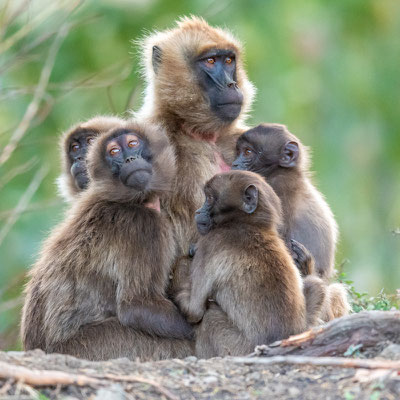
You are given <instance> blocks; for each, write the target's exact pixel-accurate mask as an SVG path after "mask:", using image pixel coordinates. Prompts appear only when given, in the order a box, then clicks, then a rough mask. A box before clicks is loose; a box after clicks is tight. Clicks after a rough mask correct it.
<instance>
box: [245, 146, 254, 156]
mask: <svg viewBox="0 0 400 400" xmlns="http://www.w3.org/2000/svg"><path fill="white" fill-rule="evenodd" d="M252 154H253V150H251V149H249V148H247V149H244V155H245V156H250V155H252Z"/></svg>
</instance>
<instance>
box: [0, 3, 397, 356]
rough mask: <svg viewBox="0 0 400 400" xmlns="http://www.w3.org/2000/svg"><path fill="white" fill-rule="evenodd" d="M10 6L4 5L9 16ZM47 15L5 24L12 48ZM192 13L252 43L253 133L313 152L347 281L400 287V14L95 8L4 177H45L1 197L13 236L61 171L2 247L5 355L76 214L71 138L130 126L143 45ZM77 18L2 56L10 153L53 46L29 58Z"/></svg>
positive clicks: (39, 30)
mask: <svg viewBox="0 0 400 400" xmlns="http://www.w3.org/2000/svg"><path fill="white" fill-rule="evenodd" d="M8 3H10V2H8V1H3V0H0V16H1V15H3V12H2V11H1V7H2V6H4V8H5V7H6V6H7V4H8ZM47 4H48V3H47V2H46V1H41V0H36V1H35V0H33V1H32V2H30V3H29V7H30V8H29V9H27V10H25V11H26V12H24V13H21V15H20V16H19V17H18V18H16V20H15V21H14V22H12V23H10V25H9V26H8V27H7V29H5V30H4V31H3V28H2V26H1V21H2V20H0V31H2V32H3V34H4V36H3V37H2V39H1V40H5V39H7V37H10V36H11V35H12V34H13V33H14V32H16V31H17V30H18V29H20V28H21V27H22V26H23V25H24V24H26V23H27V22H28V21H29V20H31V19H32V18H33V17H34V16H35V15H36V14H37V13H40V12H41V11H42V9H43V7H47ZM189 14H195V15H199V16H203V17H204V18H205V19H206V20H207V21H208V22H209V23H210V24H212V25H220V26H223V27H227V28H229V29H230V30H232V31H233V32H234V33H235V34H236V36H238V37H239V38H240V39H241V40H242V41H243V42H244V47H245V59H246V66H247V70H248V75H249V77H250V79H251V80H252V82H253V83H254V84H255V86H256V87H257V89H258V92H257V97H256V102H255V104H254V107H253V111H252V113H251V117H250V118H249V121H248V122H249V123H250V124H257V123H260V122H264V121H268V122H279V123H284V124H286V125H287V126H288V127H289V129H290V130H291V131H292V132H293V133H294V134H296V135H297V136H299V137H300V138H301V139H302V141H303V142H304V143H305V144H306V145H307V146H309V147H310V148H311V149H312V153H313V170H314V171H315V182H316V183H317V186H318V187H319V189H320V190H321V191H322V192H323V193H324V195H325V196H326V198H327V200H328V202H329V204H330V205H331V208H332V209H333V211H334V214H335V215H336V218H337V221H338V224H339V227H340V243H339V247H338V252H337V266H338V268H339V269H344V270H345V271H346V274H347V276H349V277H350V278H351V280H352V281H354V285H355V286H356V287H357V288H358V289H359V290H363V291H368V292H370V293H372V294H377V293H379V291H380V290H381V289H382V288H385V290H387V291H388V292H393V291H394V290H395V289H396V288H398V287H399V286H400V236H399V235H398V234H395V233H393V231H395V230H396V229H397V228H398V227H399V226H400V179H399V172H400V110H399V105H400V100H399V94H400V73H399V69H400V65H399V64H400V46H399V38H400V2H398V1H397V0H353V1H348V0H338V1H335V2H324V1H322V0H311V1H307V2H293V1H272V0H269V1H265V0H264V1H263V0H248V1H227V0H191V1H186V2H182V1H176V0H173V1H161V0H160V1H157V0H149V1H145V0H135V1H128V0H125V1H124V0H119V1H111V0H109V1H107V0H102V1H95V0H92V1H86V2H83V4H82V5H81V6H80V7H79V8H78V9H77V10H76V11H75V12H74V13H72V14H71V15H70V16H69V21H70V22H71V23H72V26H71V28H70V32H69V34H68V35H67V37H66V38H65V40H64V42H63V43H62V46H61V48H60V51H59V53H58V55H57V58H56V61H55V65H54V69H53V71H52V74H51V79H50V83H49V85H48V87H47V97H46V99H47V100H46V101H47V103H46V102H43V104H41V106H42V115H43V117H42V118H40V115H39V117H37V118H36V119H35V120H34V122H35V123H34V124H33V125H32V126H31V127H30V129H29V130H28V131H27V133H26V135H25V136H24V138H23V139H22V140H21V142H20V143H19V144H18V147H17V149H16V151H15V152H14V153H13V154H12V157H11V158H10V159H9V160H8V161H7V162H6V163H5V164H4V165H3V166H0V182H1V178H2V177H5V176H6V175H7V173H8V172H9V171H12V170H13V169H14V168H16V167H17V166H18V165H21V164H24V163H26V162H27V161H29V160H31V159H32V158H34V160H33V162H34V164H33V166H32V168H30V169H29V170H28V171H26V172H25V173H23V174H20V175H18V176H16V177H15V178H13V179H12V180H10V181H9V182H8V183H7V184H6V185H5V186H4V187H1V186H0V229H1V227H2V226H3V225H4V224H5V222H6V221H7V218H8V217H9V215H10V214H9V212H10V210H12V209H13V208H14V207H15V206H16V204H17V203H18V201H19V199H20V198H21V196H22V195H23V193H24V191H25V190H26V188H27V186H28V185H29V183H30V181H31V180H32V177H33V176H34V174H35V173H36V171H37V170H38V169H39V168H40V166H41V165H43V164H47V165H48V166H49V173H48V174H47V176H46V177H45V179H44V180H43V182H42V184H41V185H40V187H39V189H38V190H37V192H36V193H35V195H34V197H33V199H32V201H31V205H33V206H34V207H33V209H31V210H29V209H28V210H26V212H24V213H22V214H21V216H20V217H19V219H18V220H17V222H16V224H15V225H14V226H13V227H12V229H11V231H10V232H9V233H8V235H7V236H6V238H5V240H4V241H3V242H2V243H1V244H0V348H2V346H3V347H4V346H6V347H7V346H8V347H15V346H16V340H15V339H16V332H17V324H18V320H19V306H18V305H17V306H15V307H11V308H6V309H5V310H2V308H1V304H2V302H3V303H6V302H10V301H11V300H12V299H14V298H15V297H17V296H19V294H20V291H21V284H22V279H23V278H22V277H23V274H24V273H25V272H26V270H27V269H28V268H29V266H30V265H31V264H32V262H34V260H35V258H36V256H37V253H38V250H39V248H40V243H41V241H42V240H43V238H44V237H46V235H47V233H48V232H49V230H50V229H51V227H52V226H54V225H55V224H56V223H57V222H58V221H60V220H61V219H62V217H63V210H64V209H65V207H66V206H65V204H64V203H63V202H62V201H61V200H58V197H57V193H56V187H55V183H54V182H55V179H56V177H57V175H58V174H59V172H60V165H59V153H58V147H57V146H58V143H57V138H58V135H59V134H60V133H61V132H62V131H63V130H65V129H67V128H68V127H69V126H70V125H71V124H73V123H75V122H77V121H80V120H85V119H87V118H89V117H91V116H94V115H96V114H99V113H118V114H120V115H122V116H126V115H127V114H126V113H125V112H126V109H127V108H128V107H129V108H134V109H137V108H138V107H139V106H140V104H141V96H140V94H141V91H142V89H143V82H142V79H141V77H140V74H139V73H138V64H139V61H140V54H137V51H136V49H135V47H134V46H133V45H132V43H131V40H132V39H137V38H140V37H141V36H143V34H144V33H146V31H151V30H153V29H165V28H168V27H172V26H173V24H174V21H175V20H176V19H177V18H178V17H179V16H183V15H189ZM65 17H66V11H65V9H63V7H61V8H60V9H59V10H56V11H55V12H54V13H53V14H51V15H50V17H49V18H47V19H45V20H44V21H43V22H42V23H41V24H39V25H38V26H37V27H36V28H35V29H33V30H32V31H31V32H30V33H29V34H28V35H27V36H25V37H24V38H23V39H22V40H20V41H19V42H17V43H16V44H15V45H14V46H12V47H11V48H10V49H8V50H7V51H6V52H4V53H0V152H1V150H2V149H3V148H4V146H5V145H6V144H7V143H8V140H9V138H10V137H11V135H12V133H13V131H14V130H15V127H16V126H17V125H18V123H19V122H20V120H21V118H22V116H23V115H24V113H25V110H26V107H27V106H28V104H29V102H30V101H31V99H32V94H33V90H34V88H35V86H36V85H37V83H38V80H39V76H40V73H41V70H42V68H43V62H44V60H45V58H46V56H47V53H48V50H49V47H50V45H51V42H52V40H53V36H52V35H49V38H48V39H47V40H44V41H43V42H42V43H41V44H39V45H38V46H36V47H34V48H33V50H31V51H30V52H29V54H28V55H27V56H22V57H18V55H20V54H21V51H23V49H24V48H26V46H29V44H32V43H34V42H35V41H36V40H38V38H41V37H42V36H43V35H46V34H47V33H48V34H50V33H52V32H57V30H58V29H59V27H60V25H61V23H62V21H63V19H65ZM3 22H4V20H3ZM0 46H1V42H0ZM46 107H47V108H46ZM46 110H47V111H46ZM2 337H3V339H1V338H2ZM2 340H3V342H2Z"/></svg>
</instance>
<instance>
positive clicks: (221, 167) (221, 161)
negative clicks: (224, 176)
mask: <svg viewBox="0 0 400 400" xmlns="http://www.w3.org/2000/svg"><path fill="white" fill-rule="evenodd" d="M214 156H215V161H216V162H217V164H218V168H219V172H227V171H230V170H231V167H230V166H229V165H228V164H227V163H226V162H225V161H224V159H223V158H222V156H221V154H220V153H218V152H217V151H216V152H214Z"/></svg>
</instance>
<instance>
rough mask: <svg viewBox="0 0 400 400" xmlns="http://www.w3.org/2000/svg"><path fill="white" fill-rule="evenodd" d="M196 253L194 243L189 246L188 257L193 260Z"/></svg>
mask: <svg viewBox="0 0 400 400" xmlns="http://www.w3.org/2000/svg"><path fill="white" fill-rule="evenodd" d="M196 251H197V245H196V244H195V243H192V244H191V245H190V246H189V257H190V258H193V257H194V256H195V255H196Z"/></svg>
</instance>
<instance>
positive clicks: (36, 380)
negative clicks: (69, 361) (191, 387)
mask: <svg viewBox="0 0 400 400" xmlns="http://www.w3.org/2000/svg"><path fill="white" fill-rule="evenodd" d="M0 378H2V379H7V380H8V379H13V380H16V381H18V382H23V383H26V384H28V385H32V386H57V385H77V386H96V387H98V386H105V385H106V384H107V382H106V381H107V380H108V381H115V382H130V383H144V384H146V385H149V386H152V387H153V388H154V389H156V390H158V391H159V392H160V393H161V394H162V395H164V396H165V397H166V398H168V399H170V400H179V397H177V396H175V395H174V394H173V393H171V392H170V391H169V390H167V389H166V388H164V387H163V386H161V385H160V384H159V383H157V382H155V381H154V380H152V379H147V378H142V377H140V376H135V375H114V374H104V375H82V374H72V373H67V372H62V371H51V370H34V369H28V368H26V367H21V366H15V365H11V364H8V363H5V362H2V361H0Z"/></svg>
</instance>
